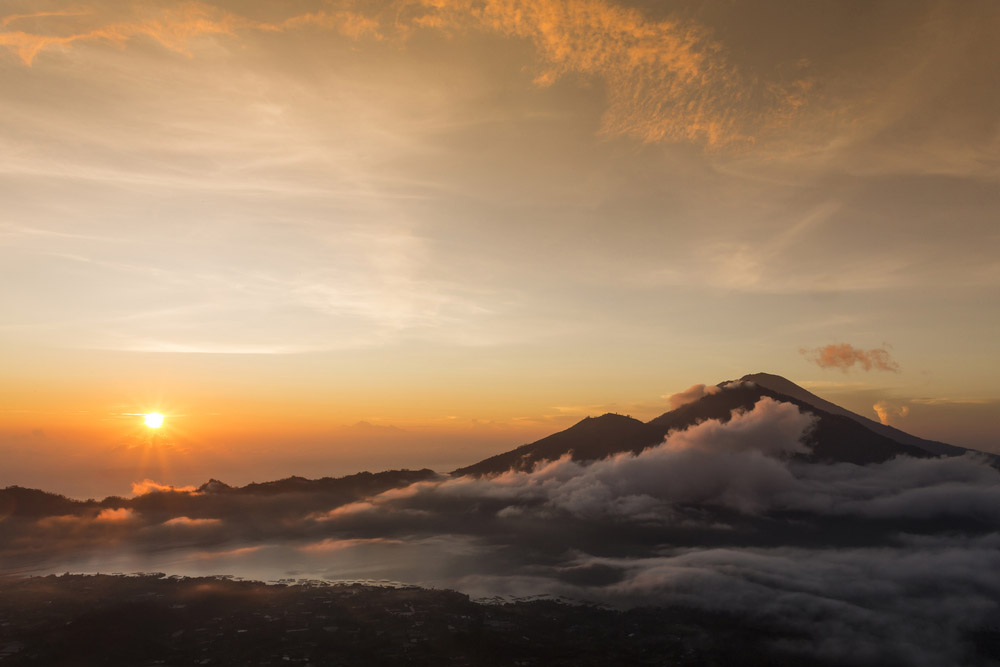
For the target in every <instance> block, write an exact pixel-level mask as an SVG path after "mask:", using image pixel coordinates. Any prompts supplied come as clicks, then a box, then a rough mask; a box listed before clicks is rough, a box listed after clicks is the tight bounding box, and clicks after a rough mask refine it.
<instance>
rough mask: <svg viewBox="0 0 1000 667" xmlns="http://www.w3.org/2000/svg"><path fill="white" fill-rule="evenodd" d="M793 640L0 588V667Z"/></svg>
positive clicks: (463, 656)
mask: <svg viewBox="0 0 1000 667" xmlns="http://www.w3.org/2000/svg"><path fill="white" fill-rule="evenodd" d="M794 639H795V637H792V636H789V635H787V634H783V633H782V632H781V631H780V630H779V629H776V628H769V627H766V626H763V625H761V624H759V623H755V622H754V621H753V619H745V618H744V619H739V618H735V617H732V616H727V615H724V614H706V613H705V612H696V611H692V610H685V609H663V608H658V609H649V608H647V609H634V610H630V611H624V612H621V611H614V610H609V609H602V608H596V607H592V606H583V605H570V604H564V603H560V602H556V601H552V600H535V601H519V602H508V603H504V604H500V603H496V604H487V603H479V602H474V601H471V600H470V599H469V598H468V597H467V596H465V595H462V594H460V593H455V592H453V591H442V590H424V589H417V588H388V587H378V586H365V585H360V584H354V585H328V584H323V583H317V582H303V583H298V584H277V585H275V584H270V585H267V584H262V583H257V582H247V581H235V580H231V579H226V578H194V579H178V578H172V577H164V576H163V575H159V574H152V575H141V576H107V575H96V576H83V575H63V576H58V577H57V576H48V577H35V578H27V579H18V578H6V579H0V665H289V664H293V665H294V664H299V665H317V666H318V665H391V664H400V663H405V664H426V665H438V664H442V665H734V664H740V665H794V664H813V665H815V664H817V663H816V661H815V658H813V659H810V660H809V661H805V660H800V659H797V658H796V657H795V656H792V655H789V654H784V653H783V652H782V651H781V649H780V646H781V643H782V641H786V640H794Z"/></svg>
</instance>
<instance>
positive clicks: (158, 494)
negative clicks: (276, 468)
mask: <svg viewBox="0 0 1000 667" xmlns="http://www.w3.org/2000/svg"><path fill="white" fill-rule="evenodd" d="M434 477H437V473H436V472H434V471H433V470H429V469H427V468H424V469H423V470H386V471H384V472H377V473H371V472H360V473H357V474H354V475H347V476H345V477H323V478H321V479H306V478H305V477H294V476H293V477H288V478H286V479H279V480H276V481H273V482H261V483H251V484H247V485H246V486H229V485H228V484H226V483H225V482H220V481H219V480H217V479H210V480H209V481H207V482H205V483H204V484H202V485H201V486H200V487H199V488H198V489H197V490H196V491H195V492H189V491H178V490H163V491H151V492H149V493H145V494H142V495H139V496H136V497H134V498H123V497H120V496H108V497H107V498H105V499H104V500H101V501H100V502H98V501H94V500H87V501H80V500H72V499H70V498H66V497H65V496H60V495H56V494H54V493H46V492H45V491H39V490H37V489H25V488H22V487H19V486H10V487H7V488H6V489H0V520H3V519H4V518H5V517H25V518H34V517H43V516H60V515H91V516H93V515H96V514H97V513H98V512H99V511H100V510H102V509H120V508H126V509H132V510H135V511H137V512H141V513H142V514H144V515H147V516H149V517H153V518H156V517H160V518H161V519H162V520H167V519H169V518H172V517H176V516H187V517H190V518H213V517H215V516H216V515H217V514H218V513H220V512H221V513H223V514H225V513H226V512H230V511H238V510H239V508H245V506H246V505H245V503H244V504H242V505H241V504H240V503H241V502H243V501H244V500H245V501H246V502H252V503H253V504H254V505H255V506H256V507H257V509H258V511H260V512H262V513H266V512H268V511H270V510H269V509H268V508H269V507H270V504H272V501H271V500H270V499H271V498H272V497H273V496H277V495H282V494H286V495H297V496H301V497H302V501H301V502H302V505H303V507H309V506H311V504H312V503H314V502H315V498H316V497H317V496H322V499H323V502H324V503H326V504H329V505H330V506H334V505H337V504H343V503H349V502H353V501H355V500H360V499H362V498H367V497H369V496H373V495H378V494H379V493H382V492H383V491H388V490H389V489H395V488H399V487H402V486H408V485H410V484H413V483H414V482H420V481H423V480H427V479H432V478H434ZM262 517H263V514H262Z"/></svg>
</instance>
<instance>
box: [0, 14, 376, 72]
mask: <svg viewBox="0 0 1000 667" xmlns="http://www.w3.org/2000/svg"><path fill="white" fill-rule="evenodd" d="M55 17H85V18H86V19H87V20H83V21H79V22H78V23H77V25H76V26H73V27H75V28H77V31H75V32H74V31H69V32H68V34H54V33H53V32H26V31H22V30H7V31H5V32H0V46H4V47H6V48H7V49H8V50H9V51H11V52H13V53H15V54H16V55H17V56H18V58H20V59H21V61H22V62H23V63H24V64H25V65H28V66H31V65H32V64H33V63H34V61H35V59H36V58H37V56H38V54H39V53H41V52H42V51H44V50H48V49H52V48H68V47H71V46H73V45H75V44H77V43H82V42H105V43H109V44H112V45H114V46H117V47H119V48H123V47H125V46H126V45H127V44H128V43H129V42H131V41H133V40H135V39H137V38H141V37H146V38H149V39H152V40H154V41H155V42H157V43H159V44H160V45H161V46H163V47H165V48H167V49H169V50H171V51H175V52H177V53H182V54H184V55H187V56H189V57H190V56H192V55H193V54H192V53H191V51H190V45H191V43H192V42H193V40H195V39H196V38H199V37H204V36H211V35H225V36H230V37H234V36H236V35H237V34H238V33H239V32H240V31H248V30H256V31H264V32H284V31H288V30H295V29H298V28H302V27H305V26H314V27H317V28H321V29H326V30H332V31H335V32H337V33H339V34H341V35H343V36H346V37H349V38H352V39H360V38H362V37H374V38H377V39H380V38H381V34H380V33H379V31H378V23H377V21H375V20H374V19H370V18H366V17H364V16H362V15H360V14H356V13H354V12H350V11H334V12H325V11H320V12H311V13H305V14H300V15H295V16H292V17H289V18H287V19H285V20H282V21H279V22H277V23H266V22H259V21H254V20H251V19H248V18H245V17H243V16H239V15H237V14H234V13H232V12H229V11H226V10H223V9H220V8H218V7H215V6H212V5H210V4H206V3H203V2H174V3H168V4H161V5H160V6H159V7H157V8H156V9H153V8H152V7H151V6H149V5H146V4H142V3H122V4H121V5H118V6H115V5H111V6H110V7H109V8H108V9H105V11H52V12H37V13H33V14H13V15H8V16H6V17H3V18H2V19H0V27H3V28H9V27H10V26H11V25H16V24H17V23H18V22H20V21H22V20H24V19H44V18H55Z"/></svg>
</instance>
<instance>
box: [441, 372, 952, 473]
mask: <svg viewBox="0 0 1000 667" xmlns="http://www.w3.org/2000/svg"><path fill="white" fill-rule="evenodd" d="M754 377H760V378H762V380H764V381H763V382H759V383H758V382H754V381H753V378H754ZM746 380H747V381H745V382H744V381H741V382H734V383H722V384H720V385H719V386H720V387H724V389H723V391H720V392H717V393H715V394H710V395H707V396H704V397H702V398H700V399H698V400H696V401H693V402H691V403H688V404H686V405H682V406H681V407H679V408H677V409H675V410H671V411H670V412H666V413H664V414H662V415H660V416H659V417H656V418H655V419H652V420H650V421H649V422H647V423H645V424H644V423H643V422H641V421H639V420H637V419H632V418H630V417H623V416H621V415H611V414H607V415H603V416H601V417H597V418H589V417H588V418H587V419H584V420H583V421H581V422H579V423H577V424H575V425H574V426H572V427H570V428H568V429H566V430H565V431H561V432H559V433H555V434H553V435H550V436H548V437H546V438H542V439H541V440H538V441H537V442H534V443H530V444H527V445H522V446H521V447H518V448H517V449H514V450H511V451H509V452H505V453H503V454H498V455H496V456H492V457H490V458H488V459H485V460H483V461H480V462H478V463H475V464H473V465H471V466H467V467H465V468H460V469H458V470H455V471H454V472H452V474H453V475H491V474H498V473H502V472H506V471H507V470H510V469H515V470H529V469H530V468H531V466H533V465H534V464H535V463H537V462H538V461H542V460H554V459H557V458H559V457H560V456H563V455H565V454H571V455H572V457H573V458H574V459H576V460H581V461H587V460H595V459H601V458H606V457H608V456H611V455H613V454H617V453H620V452H633V453H638V452H640V451H642V450H643V449H645V448H647V447H650V446H653V445H656V444H659V443H660V442H662V441H663V439H664V438H665V437H666V435H667V434H668V433H669V432H670V431H675V430H683V429H686V428H690V427H691V426H694V425H695V424H698V423H700V422H702V421H705V420H707V419H717V420H719V421H722V422H726V421H729V419H730V418H731V416H732V413H733V411H734V410H751V409H753V406H754V405H755V404H756V403H757V401H759V400H760V399H761V398H763V397H769V398H772V399H774V400H777V401H782V402H786V403H793V404H795V405H797V406H798V407H799V409H800V410H802V411H803V412H809V413H812V414H813V415H814V416H815V417H816V427H815V428H814V429H813V431H812V432H811V433H810V434H809V436H808V437H807V444H809V445H810V447H811V453H810V454H808V455H804V456H799V457H798V458H801V459H804V460H808V461H817V462H818V461H823V462H844V463H855V464H858V465H864V464H867V463H877V462H881V461H887V460H889V459H891V458H893V457H894V456H900V455H907V456H912V457H915V458H925V457H930V456H937V455H940V454H946V455H957V454H961V453H964V452H965V451H966V450H964V449H962V448H961V447H953V446H951V445H946V444H944V443H934V442H932V441H925V440H922V439H921V438H916V437H914V436H911V435H909V434H906V433H903V432H902V431H898V430H897V429H886V428H873V426H878V427H881V426H882V425H881V424H878V423H877V422H872V421H871V420H865V419H864V417H861V416H860V415H856V414H854V413H852V412H850V411H849V410H845V409H844V408H841V407H840V406H837V405H835V404H833V403H829V402H828V401H823V399H821V398H819V397H818V396H814V395H813V394H810V393H809V392H807V391H806V390H805V389H802V388H801V387H799V386H798V385H796V384H794V383H792V382H790V381H788V380H786V379H784V378H782V377H780V376H777V375H767V374H757V375H756V376H746ZM768 385H773V386H774V387H777V388H778V389H775V388H771V387H770V386H768ZM781 389H783V390H784V391H781ZM896 434H899V436H898V437H894V436H896ZM904 436H905V437H904ZM918 443H919V444H918Z"/></svg>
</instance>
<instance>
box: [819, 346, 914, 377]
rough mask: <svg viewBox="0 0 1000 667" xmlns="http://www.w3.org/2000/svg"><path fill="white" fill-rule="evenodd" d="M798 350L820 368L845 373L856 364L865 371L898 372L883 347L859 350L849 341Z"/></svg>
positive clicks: (896, 365)
mask: <svg viewBox="0 0 1000 667" xmlns="http://www.w3.org/2000/svg"><path fill="white" fill-rule="evenodd" d="M800 352H801V353H802V354H803V355H804V356H805V357H806V358H807V359H809V360H810V361H812V362H813V363H815V364H816V365H817V366H819V367H820V368H839V369H840V370H842V371H844V372H845V373H846V372H847V370H848V369H849V368H854V367H855V366H857V367H859V368H863V369H864V370H866V371H870V370H872V369H874V370H878V371H891V372H893V373H898V372H899V364H898V363H896V362H895V361H893V360H892V358H891V357H890V356H889V351H888V350H886V349H885V347H877V348H874V349H871V350H861V349H858V348H856V347H854V346H853V345H850V344H849V343H832V344H830V345H827V346H826V347H817V348H815V349H812V350H800Z"/></svg>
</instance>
